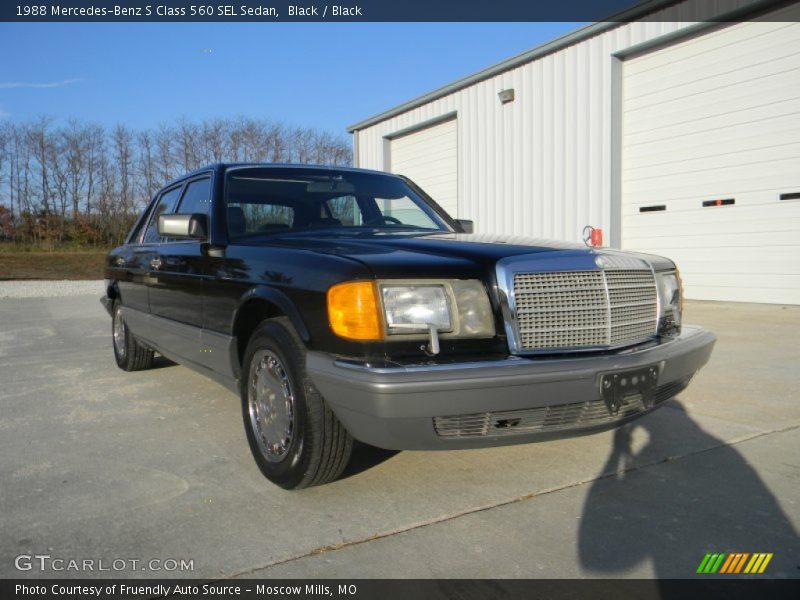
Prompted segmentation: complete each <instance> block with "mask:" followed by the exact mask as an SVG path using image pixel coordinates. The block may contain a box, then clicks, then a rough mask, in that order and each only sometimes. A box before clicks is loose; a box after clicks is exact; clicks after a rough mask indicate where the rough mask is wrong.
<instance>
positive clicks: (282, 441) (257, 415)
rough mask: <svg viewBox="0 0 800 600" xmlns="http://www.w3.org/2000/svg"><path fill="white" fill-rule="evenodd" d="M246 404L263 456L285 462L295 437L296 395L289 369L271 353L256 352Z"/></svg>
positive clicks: (270, 459)
mask: <svg viewBox="0 0 800 600" xmlns="http://www.w3.org/2000/svg"><path fill="white" fill-rule="evenodd" d="M247 404H248V411H249V413H250V424H251V425H252V428H253V433H254V434H255V437H256V441H257V442H258V447H259V449H260V450H261V454H262V455H263V456H264V458H266V459H267V460H268V461H270V462H279V461H281V460H283V458H284V457H285V456H286V454H287V453H288V452H289V446H290V445H291V443H292V437H293V436H294V393H293V392H292V386H291V384H290V383H289V375H288V374H287V372H286V369H284V367H283V365H282V364H281V361H280V359H279V358H278V357H277V356H276V355H275V354H273V353H272V352H270V351H269V350H259V351H258V352H256V353H255V355H254V356H253V360H252V361H251V363H250V381H249V382H248V386H247Z"/></svg>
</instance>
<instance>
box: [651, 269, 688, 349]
mask: <svg viewBox="0 0 800 600" xmlns="http://www.w3.org/2000/svg"><path fill="white" fill-rule="evenodd" d="M656 281H657V283H658V298H659V305H660V306H661V315H660V319H659V321H660V323H661V325H660V327H659V334H661V335H677V334H679V333H680V332H681V317H682V313H683V288H682V286H681V277H680V275H679V274H678V271H677V270H676V271H666V272H663V273H656Z"/></svg>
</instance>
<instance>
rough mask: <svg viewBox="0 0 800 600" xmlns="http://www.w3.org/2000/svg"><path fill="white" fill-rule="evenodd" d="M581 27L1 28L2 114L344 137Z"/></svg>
mask: <svg viewBox="0 0 800 600" xmlns="http://www.w3.org/2000/svg"><path fill="white" fill-rule="evenodd" d="M580 25H581V24H580V23H358V24H352V23H345V24H335V23H302V24H295V23H241V24H239V23H235V24H227V23H226V24H219V23H212V24H195V23H155V24H151V23H148V24H136V23H133V24H128V23H126V24H117V23H112V24H82V23H67V24H9V23H3V24H0V57H2V60H0V118H4V119H11V120H13V121H25V120H27V119H30V118H34V117H37V116H39V115H49V116H52V117H54V118H55V119H56V120H57V121H60V120H65V119H67V118H69V117H77V118H79V119H81V120H86V121H94V122H99V123H101V124H104V125H113V124H115V123H117V122H122V123H125V124H127V125H129V126H131V127H134V128H145V127H148V128H149V127H155V126H157V125H158V124H159V123H162V122H166V123H168V122H171V121H173V120H175V119H177V118H180V117H187V118H189V119H196V120H202V119H204V118H208V117H233V116H237V115H245V116H249V117H259V118H269V119H273V120H276V121H282V122H284V123H286V124H289V125H293V126H294V125H303V126H313V127H320V128H323V129H327V130H329V131H332V132H340V133H343V132H344V128H345V127H346V126H347V125H350V124H352V123H354V122H356V121H359V120H361V119H363V118H366V117H368V116H371V115H373V114H375V113H378V112H381V111H383V110H385V109H387V108H391V107H392V106H395V105H397V104H399V103H401V102H403V101H405V100H409V99H411V98H414V97H416V96H418V95H420V94H424V93H426V92H428V91H430V90H432V89H435V88H437V87H439V86H441V85H444V84H446V83H449V82H451V81H453V80H455V79H457V78H459V77H463V76H465V75H469V74H471V73H473V72H475V71H478V70H479V69H481V68H483V67H486V66H489V65H491V64H493V63H495V62H497V61H500V60H502V59H504V58H507V57H509V56H513V55H515V54H518V53H520V52H523V51H525V50H527V49H529V48H532V47H534V46H537V45H539V44H541V43H543V42H546V41H549V40H551V39H554V38H556V37H558V36H560V35H562V34H564V33H567V32H569V31H571V30H573V29H575V28H577V27H579V26H580Z"/></svg>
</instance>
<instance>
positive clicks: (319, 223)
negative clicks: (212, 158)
mask: <svg viewBox="0 0 800 600" xmlns="http://www.w3.org/2000/svg"><path fill="white" fill-rule="evenodd" d="M226 204H227V219H228V233H229V235H230V236H231V238H233V239H236V238H238V237H243V236H253V235H263V234H276V233H278V234H280V233H283V234H294V233H296V232H304V231H309V230H313V231H315V235H322V234H324V235H327V234H331V235H339V234H343V233H345V234H347V235H349V234H352V233H356V234H357V233H359V232H368V233H371V232H374V231H375V230H388V231H397V232H400V231H406V232H414V231H450V229H449V227H448V225H447V223H446V222H445V221H444V220H443V219H442V218H441V217H440V216H439V215H437V214H436V212H435V210H434V209H433V208H432V207H431V206H430V205H429V204H428V203H427V201H426V200H425V199H424V198H423V197H421V196H420V195H419V194H417V193H416V192H415V191H414V190H413V189H412V188H411V187H410V186H409V185H408V184H406V182H405V181H403V180H402V179H400V178H399V177H394V176H390V175H381V174H377V173H362V172H357V171H356V172H354V171H346V172H342V171H336V170H327V169H299V168H297V169H282V168H279V167H278V168H262V167H253V168H252V169H250V168H248V169H236V170H233V171H230V172H229V173H228V178H227V181H226ZM323 230H324V231H323Z"/></svg>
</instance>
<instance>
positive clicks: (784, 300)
mask: <svg viewBox="0 0 800 600" xmlns="http://www.w3.org/2000/svg"><path fill="white" fill-rule="evenodd" d="M690 286H691V288H692V289H693V290H695V293H696V294H697V296H698V299H702V300H716V301H718V302H761V303H763V302H765V298H769V303H770V304H797V303H798V302H797V294H798V291H797V290H794V289H790V288H766V289H765V288H761V287H755V286H746V285H744V286H743V285H741V284H740V283H737V282H731V284H730V285H727V286H718V287H715V286H708V285H703V284H702V282H697V283H695V282H691V283H687V284H686V287H687V289H688V288H689V287H690Z"/></svg>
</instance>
